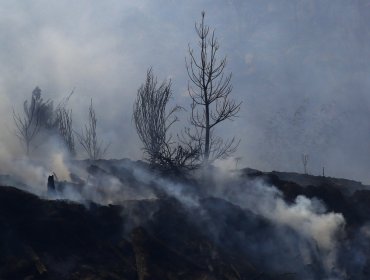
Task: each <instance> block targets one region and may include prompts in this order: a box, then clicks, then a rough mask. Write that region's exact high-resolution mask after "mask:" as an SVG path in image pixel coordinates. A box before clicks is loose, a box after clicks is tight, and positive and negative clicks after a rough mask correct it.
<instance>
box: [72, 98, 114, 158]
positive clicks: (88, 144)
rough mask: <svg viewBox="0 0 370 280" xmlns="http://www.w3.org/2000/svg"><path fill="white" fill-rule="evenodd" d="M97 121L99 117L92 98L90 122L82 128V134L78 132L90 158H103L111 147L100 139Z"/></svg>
mask: <svg viewBox="0 0 370 280" xmlns="http://www.w3.org/2000/svg"><path fill="white" fill-rule="evenodd" d="M96 123H97V118H96V115H95V109H94V106H93V101H92V99H91V102H90V107H89V119H88V123H87V124H86V125H85V127H84V128H83V129H82V132H81V134H79V133H76V135H77V138H78V141H79V143H80V144H81V146H82V148H83V149H84V150H85V152H86V153H87V155H88V157H89V159H90V160H97V159H100V158H102V157H103V156H104V155H105V154H106V152H107V150H108V148H109V144H107V145H105V144H104V143H103V141H100V140H99V139H98V135H97V131H96Z"/></svg>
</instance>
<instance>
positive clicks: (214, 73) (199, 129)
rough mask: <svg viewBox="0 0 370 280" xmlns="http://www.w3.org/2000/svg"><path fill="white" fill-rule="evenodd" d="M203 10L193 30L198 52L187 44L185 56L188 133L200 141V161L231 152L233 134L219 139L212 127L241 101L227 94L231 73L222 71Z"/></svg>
mask: <svg viewBox="0 0 370 280" xmlns="http://www.w3.org/2000/svg"><path fill="white" fill-rule="evenodd" d="M204 18H205V12H202V19H201V22H200V23H199V24H197V23H195V31H196V33H197V36H198V38H199V48H200V49H199V56H197V55H196V54H195V52H194V50H193V49H192V48H191V47H190V46H189V59H186V70H187V73H188V76H189V79H190V82H189V85H188V92H189V95H190V97H191V100H192V104H191V117H190V123H191V125H192V128H193V129H192V132H191V130H188V136H190V138H191V139H193V140H194V141H195V142H198V143H199V145H200V151H201V157H202V161H203V163H204V164H205V165H207V164H208V163H209V162H210V161H213V160H215V159H219V158H226V157H228V156H229V155H230V154H232V153H233V152H234V151H235V150H236V148H237V146H238V142H236V141H235V138H232V139H230V140H226V141H225V140H223V139H222V138H221V137H218V136H215V135H214V128H215V127H216V125H218V124H219V123H221V122H223V121H225V120H232V119H233V118H234V117H236V116H237V114H238V112H239V110H240V105H241V103H236V102H235V101H234V100H232V99H231V98H230V93H231V91H232V85H231V73H230V74H229V75H225V73H224V70H225V67H226V64H227V60H226V57H224V58H222V59H219V58H218V50H219V44H218V41H217V39H216V37H215V32H214V31H212V32H210V28H209V26H207V25H206V24H205V23H204Z"/></svg>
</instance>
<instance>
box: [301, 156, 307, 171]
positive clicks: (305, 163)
mask: <svg viewBox="0 0 370 280" xmlns="http://www.w3.org/2000/svg"><path fill="white" fill-rule="evenodd" d="M302 164H303V170H304V174H307V164H308V154H302Z"/></svg>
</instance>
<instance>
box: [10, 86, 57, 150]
mask: <svg viewBox="0 0 370 280" xmlns="http://www.w3.org/2000/svg"><path fill="white" fill-rule="evenodd" d="M50 108H52V102H51V101H49V100H48V101H43V99H42V98H41V90H40V88H39V87H36V88H35V89H34V90H33V91H32V96H31V102H30V103H28V100H25V101H24V103H23V116H21V115H20V114H19V113H16V112H15V110H14V109H13V119H14V123H15V126H16V135H17V137H18V138H19V140H20V141H21V142H22V143H23V144H24V146H25V149H26V153H27V155H29V154H30V148H31V143H32V142H33V141H34V139H35V137H36V135H37V134H38V133H39V132H40V129H41V128H42V127H43V125H44V124H46V123H47V117H48V116H49V114H48V113H49V111H50Z"/></svg>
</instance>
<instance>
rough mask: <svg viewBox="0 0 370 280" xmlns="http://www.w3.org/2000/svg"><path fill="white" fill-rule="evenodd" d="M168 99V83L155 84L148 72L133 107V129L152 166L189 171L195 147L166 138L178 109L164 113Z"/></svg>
mask: <svg viewBox="0 0 370 280" xmlns="http://www.w3.org/2000/svg"><path fill="white" fill-rule="evenodd" d="M171 96H172V90H171V80H170V81H168V82H167V81H163V82H162V83H161V84H158V81H157V78H156V77H155V76H154V75H153V71H152V69H151V68H149V69H148V71H147V74H146V80H145V83H144V84H142V85H141V87H140V88H139V89H138V92H137V98H136V100H135V103H134V106H133V121H134V124H135V128H136V131H137V133H138V136H139V138H140V140H141V141H142V143H143V145H144V147H143V150H144V154H145V156H146V160H148V161H149V163H150V164H151V165H152V166H155V165H160V166H162V167H165V168H168V169H177V168H181V167H184V168H192V167H194V163H195V161H196V158H197V155H198V151H197V149H196V147H194V146H193V145H191V143H186V144H185V143H183V144H179V143H175V142H174V141H172V137H171V135H170V134H169V129H170V127H171V126H172V125H173V124H174V123H175V122H176V121H177V120H178V119H177V117H176V115H175V112H176V111H177V110H179V109H180V107H179V106H174V107H173V108H172V109H170V110H169V111H167V104H168V102H169V100H170V98H171Z"/></svg>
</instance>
